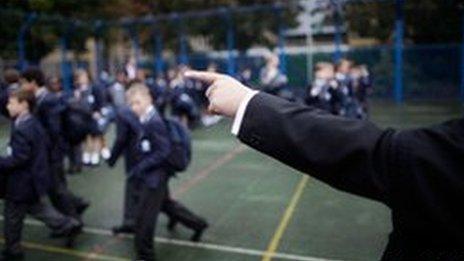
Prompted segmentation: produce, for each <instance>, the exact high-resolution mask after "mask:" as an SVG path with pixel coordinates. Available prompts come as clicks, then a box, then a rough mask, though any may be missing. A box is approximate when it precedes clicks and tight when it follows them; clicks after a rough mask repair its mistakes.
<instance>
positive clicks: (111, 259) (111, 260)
mask: <svg viewBox="0 0 464 261" xmlns="http://www.w3.org/2000/svg"><path fill="white" fill-rule="evenodd" d="M0 243H2V244H4V243H5V240H4V239H3V238H0ZM21 245H22V246H23V247H25V248H28V249H34V250H40V251H44V252H49V253H55V254H63V255H68V256H75V257H81V258H85V259H92V260H104V261H129V260H130V259H128V258H122V257H116V256H108V255H99V254H94V253H89V252H85V251H79V250H74V249H69V248H62V247H55V246H49V245H42V244H37V243H32V242H25V241H22V242H21Z"/></svg>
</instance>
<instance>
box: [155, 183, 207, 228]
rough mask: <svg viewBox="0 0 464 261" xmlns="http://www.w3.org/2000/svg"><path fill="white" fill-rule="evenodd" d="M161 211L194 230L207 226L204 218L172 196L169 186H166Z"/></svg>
mask: <svg viewBox="0 0 464 261" xmlns="http://www.w3.org/2000/svg"><path fill="white" fill-rule="evenodd" d="M161 212H163V213H165V214H166V215H167V216H168V218H169V219H171V220H173V221H176V222H179V223H180V224H182V225H184V226H185V227H187V228H190V229H192V230H199V229H202V228H204V227H206V226H207V223H206V221H205V219H204V218H202V217H200V216H198V215H196V214H194V213H193V212H192V211H190V210H189V209H188V208H186V207H185V206H184V205H182V204H181V203H180V202H178V201H176V200H174V199H173V198H171V194H170V190H169V186H168V187H167V188H166V194H165V196H164V200H163V204H162V206H161Z"/></svg>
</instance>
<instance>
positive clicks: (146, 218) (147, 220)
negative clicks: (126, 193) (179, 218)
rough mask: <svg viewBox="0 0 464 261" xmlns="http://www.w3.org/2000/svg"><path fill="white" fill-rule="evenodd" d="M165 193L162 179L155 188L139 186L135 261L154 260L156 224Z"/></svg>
mask: <svg viewBox="0 0 464 261" xmlns="http://www.w3.org/2000/svg"><path fill="white" fill-rule="evenodd" d="M165 193H166V180H165V179H162V180H161V181H160V183H159V184H158V186H157V187H156V188H151V187H148V186H146V185H145V184H143V183H142V184H141V185H140V198H139V203H138V204H137V211H136V214H135V250H136V253H137V260H144V261H150V260H155V246H154V243H153V238H154V236H155V228H156V222H157V220H158V214H159V212H160V210H161V204H162V202H163V197H164V195H165Z"/></svg>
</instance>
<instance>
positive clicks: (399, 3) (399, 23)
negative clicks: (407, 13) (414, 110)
mask: <svg viewBox="0 0 464 261" xmlns="http://www.w3.org/2000/svg"><path fill="white" fill-rule="evenodd" d="M403 5H404V0H396V3H395V10H396V20H395V88H394V98H395V102H396V103H397V104H400V103H402V102H403V38H404V14H403Z"/></svg>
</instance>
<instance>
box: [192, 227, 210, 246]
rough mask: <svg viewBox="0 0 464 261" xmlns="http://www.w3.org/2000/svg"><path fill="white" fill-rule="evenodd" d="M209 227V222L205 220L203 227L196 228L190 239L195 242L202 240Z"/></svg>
mask: <svg viewBox="0 0 464 261" xmlns="http://www.w3.org/2000/svg"><path fill="white" fill-rule="evenodd" d="M207 228H208V223H206V222H205V223H204V224H203V225H202V226H201V227H199V228H197V229H195V232H194V233H193V235H192V237H191V238H190V240H191V241H193V242H199V241H200V240H201V236H203V233H204V232H205V230H206V229H207Z"/></svg>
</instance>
